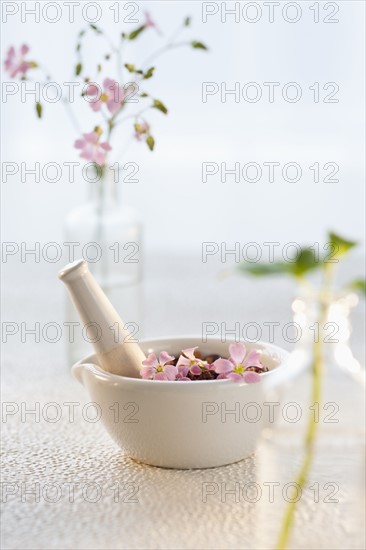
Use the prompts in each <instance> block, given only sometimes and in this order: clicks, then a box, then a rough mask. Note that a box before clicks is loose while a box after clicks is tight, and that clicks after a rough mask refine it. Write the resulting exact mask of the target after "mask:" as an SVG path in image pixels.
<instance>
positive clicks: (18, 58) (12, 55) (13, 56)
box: [4, 44, 36, 78]
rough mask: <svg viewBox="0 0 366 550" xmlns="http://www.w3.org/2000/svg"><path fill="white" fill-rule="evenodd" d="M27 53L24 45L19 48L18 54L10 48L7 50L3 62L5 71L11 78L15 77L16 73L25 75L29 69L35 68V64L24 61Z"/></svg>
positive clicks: (26, 47) (27, 50)
mask: <svg viewBox="0 0 366 550" xmlns="http://www.w3.org/2000/svg"><path fill="white" fill-rule="evenodd" d="M28 52H29V48H28V46H27V45H26V44H23V46H21V48H20V50H19V53H18V54H17V53H16V51H15V48H14V47H13V46H12V47H11V48H9V50H8V53H7V57H6V59H5V61H4V68H5V70H6V71H7V72H8V73H10V76H11V77H12V78H14V77H16V75H17V74H18V73H21V75H23V76H24V75H25V73H26V72H27V71H28V69H30V68H31V67H35V66H36V64H35V63H33V62H30V61H26V60H25V59H24V56H25V55H26V54H27V53H28Z"/></svg>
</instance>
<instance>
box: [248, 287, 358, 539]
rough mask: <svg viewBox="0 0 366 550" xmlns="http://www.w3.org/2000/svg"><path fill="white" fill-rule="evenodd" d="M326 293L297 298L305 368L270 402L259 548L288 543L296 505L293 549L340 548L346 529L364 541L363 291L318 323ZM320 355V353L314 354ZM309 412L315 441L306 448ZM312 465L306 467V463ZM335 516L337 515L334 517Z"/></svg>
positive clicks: (339, 301) (333, 300) (336, 299)
mask: <svg viewBox="0 0 366 550" xmlns="http://www.w3.org/2000/svg"><path fill="white" fill-rule="evenodd" d="M321 299H322V297H321V296H319V295H317V294H316V293H307V294H306V295H303V296H300V297H298V298H296V299H295V300H294V302H293V304H292V309H293V314H294V322H295V323H297V325H298V326H300V327H301V338H300V340H299V342H298V343H297V345H296V347H295V349H294V351H293V359H294V364H297V365H298V364H300V363H301V364H302V366H303V368H302V370H301V374H300V375H299V376H298V377H297V378H295V379H294V380H293V381H292V382H291V383H289V384H288V385H287V386H286V387H284V388H283V393H282V395H281V396H278V395H273V399H272V398H270V399H269V401H273V403H278V405H275V404H274V405H273V407H274V409H275V410H276V411H277V418H276V420H275V421H274V422H270V423H269V425H268V428H267V429H266V430H265V431H264V433H263V438H262V443H261V447H260V449H259V451H258V456H257V464H258V483H259V486H260V488H261V490H262V493H261V499H260V502H259V510H258V514H259V517H260V518H262V519H263V518H265V528H260V527H259V528H258V533H257V535H258V540H257V541H256V543H257V546H256V547H257V548H262V549H274V548H282V546H281V545H280V542H279V537H280V532H281V526H283V522H284V518H285V515H286V513H287V512H288V510H289V507H290V506H291V504H292V502H295V503H296V512H295V515H294V524H293V529H292V530H291V531H290V533H291V535H290V539H289V544H288V548H291V549H300V548H338V546H337V540H342V536H343V535H342V533H344V532H347V533H348V548H350V549H351V548H352V549H356V548H361V547H363V546H362V545H363V543H364V539H363V537H364V531H363V528H362V526H363V525H364V524H365V516H364V512H365V478H364V465H365V450H364V449H365V448H364V445H365V371H364V367H363V366H362V365H361V364H360V362H359V361H358V360H357V359H356V358H355V357H354V355H353V352H352V350H351V348H350V336H351V330H352V327H351V321H350V314H351V311H352V309H353V308H354V307H355V306H356V305H357V303H358V296H357V295H356V294H354V293H350V292H345V293H339V294H335V295H333V296H331V297H330V301H329V303H328V308H327V315H326V317H325V319H324V320H323V321H324V322H323V323H320V321H319V310H320V307H321V306H320V304H321ZM319 342H321V348H320V349H321V355H322V367H321V379H320V382H319V385H318V390H319V393H318V394H317V393H315V395H314V385H313V374H314V357H316V354H317V353H318V351H319V347H318V344H319ZM314 354H315V355H314ZM309 418H311V419H312V420H313V421H314V423H315V424H316V436H315V443H314V445H313V446H312V447H311V450H310V453H307V452H306V443H305V442H306V435H307V434H308V423H309ZM309 456H310V457H312V463H311V466H310V468H309V470H308V472H307V483H306V484H305V486H304V488H303V489H302V490H301V489H300V484H299V472H300V471H301V469H302V468H304V461H305V457H308V458H309ZM305 468H306V466H305ZM330 518H335V521H334V523H333V522H332V521H330Z"/></svg>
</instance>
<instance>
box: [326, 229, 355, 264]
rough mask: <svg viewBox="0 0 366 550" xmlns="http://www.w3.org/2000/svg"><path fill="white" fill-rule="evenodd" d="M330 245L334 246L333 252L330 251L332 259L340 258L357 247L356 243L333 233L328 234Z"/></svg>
mask: <svg viewBox="0 0 366 550" xmlns="http://www.w3.org/2000/svg"><path fill="white" fill-rule="evenodd" d="M328 239H329V243H330V244H331V245H333V250H331V251H330V254H329V255H330V256H331V257H332V258H340V257H341V256H344V254H346V253H347V252H348V251H349V250H351V248H354V247H355V246H356V245H357V242H356V241H349V240H348V239H345V238H344V237H341V236H340V235H337V234H336V233H333V232H332V231H331V232H329V233H328Z"/></svg>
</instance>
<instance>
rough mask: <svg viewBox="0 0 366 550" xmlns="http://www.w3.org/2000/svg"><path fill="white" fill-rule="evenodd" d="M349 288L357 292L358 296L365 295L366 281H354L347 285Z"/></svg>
mask: <svg viewBox="0 0 366 550" xmlns="http://www.w3.org/2000/svg"><path fill="white" fill-rule="evenodd" d="M349 288H351V289H352V290H355V291H356V292H359V293H360V294H366V280H365V279H356V280H355V281H352V283H350V284H349Z"/></svg>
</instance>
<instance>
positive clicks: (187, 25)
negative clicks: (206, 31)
mask: <svg viewBox="0 0 366 550" xmlns="http://www.w3.org/2000/svg"><path fill="white" fill-rule="evenodd" d="M190 24H191V18H190V17H186V18H185V20H184V23H183V25H184V26H185V27H189V25H190Z"/></svg>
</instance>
